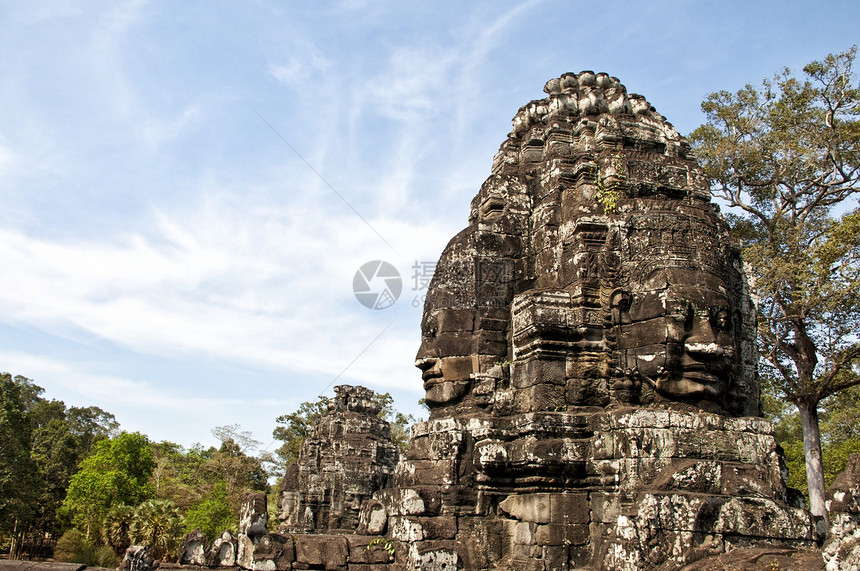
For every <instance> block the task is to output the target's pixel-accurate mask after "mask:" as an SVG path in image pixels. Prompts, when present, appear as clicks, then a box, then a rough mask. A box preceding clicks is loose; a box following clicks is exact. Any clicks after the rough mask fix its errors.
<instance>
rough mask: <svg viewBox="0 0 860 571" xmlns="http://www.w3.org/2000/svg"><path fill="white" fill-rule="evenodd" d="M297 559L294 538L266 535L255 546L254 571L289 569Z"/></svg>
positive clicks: (277, 534)
mask: <svg viewBox="0 0 860 571" xmlns="http://www.w3.org/2000/svg"><path fill="white" fill-rule="evenodd" d="M295 559H296V555H295V549H294V547H293V538H292V536H289V535H283V534H280V533H272V534H269V535H264V536H262V537H260V540H259V541H258V542H257V544H256V545H255V546H254V571H275V570H283V569H289V568H290V565H292V563H293V562H294V561H295Z"/></svg>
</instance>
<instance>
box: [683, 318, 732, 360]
mask: <svg viewBox="0 0 860 571" xmlns="http://www.w3.org/2000/svg"><path fill="white" fill-rule="evenodd" d="M684 348H685V349H686V351H687V353H692V354H696V355H702V356H704V357H710V358H715V357H731V356H732V355H733V354H734V350H733V349H732V347H730V346H725V345H721V344H720V343H719V340H718V339H717V332H715V331H714V328H713V326H712V325H711V322H710V320H709V319H708V318H707V316H703V315H695V316H694V317H693V327H692V330H691V331H690V335H689V336H688V337H687V338H686V339H685V340H684Z"/></svg>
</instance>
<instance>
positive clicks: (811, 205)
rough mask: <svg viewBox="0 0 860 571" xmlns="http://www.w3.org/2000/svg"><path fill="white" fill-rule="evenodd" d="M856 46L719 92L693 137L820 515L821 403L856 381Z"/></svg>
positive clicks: (859, 102)
mask: <svg viewBox="0 0 860 571" xmlns="http://www.w3.org/2000/svg"><path fill="white" fill-rule="evenodd" d="M855 56H856V48H852V49H850V50H849V51H847V52H845V53H841V54H837V55H829V56H827V57H826V58H825V59H824V60H823V61H815V62H812V63H810V64H809V65H807V66H806V67H805V68H804V73H805V75H806V78H805V79H799V78H796V77H794V76H793V75H792V74H791V72H790V71H789V70H787V69H786V70H783V72H782V73H780V74H779V75H777V76H776V77H774V78H773V79H772V80H764V81H763V82H762V86H761V88H760V89H756V88H754V87H753V86H751V85H747V86H746V87H744V88H743V89H741V90H739V91H737V92H736V93H734V94H733V93H729V92H727V91H721V92H719V93H714V94H712V95H710V96H709V97H708V98H707V99H706V100H705V102H704V103H703V104H702V109H703V111H704V112H705V113H706V115H707V119H708V122H707V123H706V124H705V125H702V126H701V127H699V128H698V129H696V131H695V132H694V133H693V134H692V135H691V141H692V143H693V146H694V149H695V151H696V154H697V155H698V157H699V158H700V162H701V164H702V166H703V168H704V169H705V172H706V174H707V175H708V176H709V177H710V179H711V181H712V189H711V190H712V193H713V194H714V195H715V196H716V197H718V198H720V199H722V200H724V201H725V202H726V203H727V204H728V205H729V206H731V207H732V208H733V209H734V210H735V212H734V213H733V214H732V215H731V216H729V218H730V221H731V222H732V224H733V228H734V230H735V233H736V234H737V236H738V237H740V238H741V240H742V243H743V247H744V258H745V261H746V263H747V264H748V265H749V268H750V273H751V276H752V285H753V289H754V293H755V294H756V296H757V297H758V299H759V306H758V309H759V318H758V324H759V331H758V332H759V350H760V353H761V355H762V357H763V359H764V364H765V370H764V372H765V374H766V375H769V376H771V377H773V378H774V379H779V383H778V384H777V385H775V388H776V389H777V393H778V395H779V396H780V397H781V398H784V399H785V400H787V401H789V402H791V403H792V404H794V405H795V406H796V407H797V408H798V410H799V412H800V414H801V424H802V426H803V442H804V456H805V458H806V471H807V479H808V485H809V490H810V498H811V507H812V511H813V513H815V514H816V515H824V513H825V512H826V510H825V508H824V503H823V499H824V498H823V494H824V474H823V467H822V462H821V443H820V435H819V427H818V408H819V404H820V403H821V402H822V401H823V400H824V399H826V398H828V397H829V396H831V395H834V394H836V393H838V392H839V391H842V390H844V389H846V388H849V387H851V386H854V385H856V384H858V383H860V375H858V372H857V368H856V367H857V364H858V359H860V343H858V339H857V336H856V332H857V331H858V328H860V210H853V211H852V210H848V208H849V205H848V204H847V201H848V200H849V199H851V198H853V197H854V196H855V195H856V194H857V192H858V191H860V87H858V85H857V84H856V79H855V77H854V74H853V71H852V66H853V62H854V59H855Z"/></svg>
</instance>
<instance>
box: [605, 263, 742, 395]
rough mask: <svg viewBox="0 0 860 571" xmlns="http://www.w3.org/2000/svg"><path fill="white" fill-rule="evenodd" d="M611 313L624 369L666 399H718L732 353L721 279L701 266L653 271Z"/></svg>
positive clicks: (730, 313) (726, 380) (729, 309)
mask: <svg viewBox="0 0 860 571" xmlns="http://www.w3.org/2000/svg"><path fill="white" fill-rule="evenodd" d="M625 295H626V296H627V297H626V299H625V300H624V301H623V303H622V304H621V305H622V306H624V307H621V309H620V311H618V312H617V313H616V315H618V319H619V321H620V325H621V327H620V335H619V339H618V346H619V350H621V351H622V361H623V362H624V363H625V365H626V367H627V369H629V370H630V371H632V372H633V373H638V375H639V376H641V378H642V380H643V381H645V382H647V383H649V384H650V385H651V386H652V387H653V388H654V389H656V390H657V392H659V393H661V394H663V395H664V396H667V397H669V398H672V399H678V400H687V401H711V402H714V403H719V402H720V401H721V399H722V398H723V396H724V395H725V393H726V391H727V389H728V387H729V385H730V382H731V375H732V371H733V363H734V359H735V355H736V351H737V349H736V339H735V337H736V334H735V326H734V323H733V322H734V320H735V316H734V308H733V306H732V303H731V300H730V298H729V292H728V289H727V287H726V283H725V281H724V280H723V279H722V278H720V277H718V276H716V275H714V274H711V273H708V272H705V271H701V270H691V269H679V268H670V269H666V270H658V271H656V272H653V273H652V274H651V275H650V276H649V278H648V279H647V280H645V282H644V283H643V284H642V285H641V287H640V288H638V289H637V291H634V292H630V293H628V294H625Z"/></svg>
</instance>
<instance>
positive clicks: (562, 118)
mask: <svg viewBox="0 0 860 571" xmlns="http://www.w3.org/2000/svg"><path fill="white" fill-rule="evenodd" d="M544 91H545V92H546V93H547V97H546V98H544V99H541V100H538V101H533V102H531V103H529V104H528V105H526V106H524V107H522V108H521V109H520V110H519V111H518V113H517V115H516V116H515V117H514V120H513V131H512V133H511V134H510V135H509V136H508V138H507V140H506V141H505V142H504V143H503V144H502V145H501V148H500V150H499V152H498V154H497V155H496V157H495V159H494V161H493V167H492V174H491V175H490V177H489V178H488V179H487V180H486V182H485V183H484V184H483V185H482V187H481V189H480V191H479V192H478V194H477V196H476V197H475V198H474V200H473V201H472V205H471V212H470V215H469V225H468V227H467V228H466V229H464V230H463V231H462V232H460V233H459V234H457V235H456V236H455V237H454V238H453V239H452V240H451V241H450V242H449V244H448V245H447V247H446V248H445V250H444V252H443V253H442V256H441V258H440V260H439V262H438V264H437V266H436V272H435V275H434V278H433V281H432V283H431V284H430V288H429V291H428V295H427V301H426V304H425V307H424V314H423V319H422V324H421V333H422V341H421V347H420V349H419V351H418V355H417V360H416V365H417V366H418V368H419V369H420V370H421V371H422V379H423V382H424V389H425V392H426V402H427V404H428V405H429V407H430V418H429V420H427V421H425V422H421V423H418V424H417V425H415V426H414V427H413V428H412V436H411V441H410V446H409V448H408V451H407V452H406V454H405V457H403V458H401V459H400V460H399V462H397V463H396V467H395V460H396V450H395V449H394V448H393V447H391V446H390V442H389V441H388V440H386V439H387V437H388V428H387V426H386V425H385V423H384V422H383V421H380V420H379V419H378V418H376V413H377V412H378V410H376V409H374V408H373V407H372V405H371V404H370V403H371V400H370V397H371V396H372V393H370V391H368V390H367V389H363V388H360V387H358V388H353V389H349V388H347V387H338V388H337V389H336V390H337V397H336V398H335V399H334V400H333V403H332V406H331V407H330V411H329V413H328V414H327V415H325V416H323V417H322V418H320V419H319V420H318V421H317V423H316V425H315V426H314V430H313V433H312V434H311V435H310V436H309V438H308V440H307V441H306V443H305V445H303V447H302V453H301V458H300V459H299V461H298V462H297V464H295V465H294V467H293V468H292V471H291V473H290V475H289V477H288V478H286V485H285V487H284V489H283V490H282V493H281V497H280V502H279V505H280V509H281V515H280V519H281V520H282V523H281V527H280V530H281V532H282V533H272V534H270V533H268V532H265V533H261V534H258V535H256V536H255V535H254V534H252V533H250V531H249V529H248V528H247V526H246V529H245V530H244V531H242V530H240V533H239V538H238V558H237V563H238V565H240V566H241V567H243V568H245V569H255V570H256V569H266V570H274V569H348V570H351V571H358V570H365V571H381V570H382V569H392V570H397V569H403V570H406V569H409V570H418V569H420V570H454V569H467V570H491V569H499V570H501V569H517V570H526V571H538V570H541V571H544V570H558V569H571V570H574V569H579V570H586V569H589V570H598V569H612V570H624V571H627V570H630V571H632V570H638V569H666V570H668V569H679V568H682V567H684V566H685V565H689V566H691V567H690V568H691V569H692V568H693V567H692V566H695V568H696V569H705V568H708V565H707V562H706V561H705V560H707V559H708V558H712V557H720V556H725V555H730V553H728V552H740V551H741V550H742V549H743V548H748V549H753V550H755V549H758V550H759V553H765V554H766V553H773V552H774V551H773V550H774V549H778V550H779V549H783V550H785V549H788V550H790V549H801V548H807V547H813V546H814V545H815V544H816V542H817V541H819V540H821V539H822V534H821V530H820V526H819V528H818V532H816V522H815V521H814V520H813V517H812V516H811V514H810V513H809V512H808V511H806V510H804V509H803V507H802V500H801V499H800V498H799V494H798V493H797V492H795V491H792V490H790V489H788V488H787V487H786V484H785V482H786V478H787V470H786V467H785V463H784V458H783V456H782V453H781V451H780V449H779V447H778V446H777V444H776V441H775V440H774V437H773V433H772V427H771V425H770V423H769V422H768V421H766V420H765V419H763V418H761V412H760V403H759V384H758V377H757V373H756V359H757V357H756V354H755V340H754V335H755V324H754V318H755V317H754V316H755V311H754V307H753V305H752V302H751V299H750V295H749V290H748V287H747V283H746V281H745V277H744V273H743V267H742V263H741V260H740V252H739V248H738V246H737V244H735V242H734V241H733V240H732V239H731V237H730V235H729V229H728V226H727V224H726V222H725V221H724V220H723V218H722V217H721V216H720V214H719V211H718V208H717V207H716V206H715V205H714V204H712V203H711V202H710V200H709V192H708V182H707V180H706V179H705V177H704V176H703V174H702V171H701V170H700V168H699V167H698V166H697V165H696V162H695V160H694V158H693V157H692V155H691V153H690V147H689V145H688V143H687V142H686V141H685V140H684V138H683V137H681V136H680V135H679V134H678V132H677V131H676V130H675V129H674V127H672V125H671V124H670V123H668V122H667V121H666V119H665V118H664V117H663V116H661V115H660V114H658V113H657V112H656V110H655V109H654V108H653V107H652V106H651V105H650V104H649V103H648V102H647V101H646V100H645V99H644V98H643V97H641V96H639V95H634V94H628V93H627V92H626V89H625V88H624V86H623V85H621V83H620V82H619V81H618V80H617V79H615V78H613V77H610V76H608V75H607V74H603V73H598V74H595V73H593V72H590V71H584V72H581V73H579V74H570V73H568V74H564V75H562V76H561V77H560V78H558V79H553V80H550V81H549V82H548V83H547V84H546V86H545V87H544ZM854 482H856V479H855V480H854ZM846 486H847V484H846ZM849 488H850V486H849ZM846 489H848V488H846ZM851 490H853V488H851V489H850V490H849V491H850V494H849V493H847V492H846V493H843V494H842V495H840V496H838V497H836V496H834V500H833V501H835V502H837V503H839V502H842V503H843V504H845V505H847V506H848V508H846V510H844V511H846V513H848V514H849V515H846V516H845V517H844V518H842V519H843V520H844V525H843V528H844V534H845V535H846V536H849V535H850V536H851V537H854V536H855V535H860V534H858V533H857V532H856V526H855V523H854V522H855V520H853V519H851V518H853V517H855V515H856V511H857V510H856V509H855V508H856V502H854V500H852V499H850V498H853V497H854V496H853V495H851V494H853V493H854V492H853V491H851ZM849 496H850V497H849ZM846 498H848V499H846ZM249 502H250V503H248V504H247V505H249V506H250V505H251V504H252V503H254V502H252V501H250V500H249ZM851 502H854V503H851ZM256 503H259V501H256ZM264 505H265V502H264V500H263V513H264V512H265V509H264ZM849 508H850V509H849ZM249 509H251V511H253V510H254V509H258V508H249ZM851 509H855V512H851V511H850V510H851ZM852 514H855V515H852ZM243 521H244V520H243ZM840 521H842V520H840ZM243 525H244V524H243ZM852 526H854V527H852ZM308 532H310V533H308ZM852 534H854V535H852ZM243 537H244V539H243ZM243 541H244V547H243ZM838 551H839V549H838V546H837V548H836V549H834V550H833V553H834V555H832V559H833V560H834V561H836V560H839V561H844V560H846V558H850V557H851V556H852V555H851V554H850V553H849V554H847V555H846V554H844V553H843V554H841V555H840V554H839V553H837V552H838ZM779 553H782V554H785V553H790V551H779ZM851 553H854V552H851ZM721 554H723V555H721ZM786 557H787V556H786ZM840 558H841V559H840ZM696 562H698V563H696ZM702 564H705V566H704V567H702V566H701V565H702ZM833 568H834V569H837V568H843V567H838V566H837V567H833Z"/></svg>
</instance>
